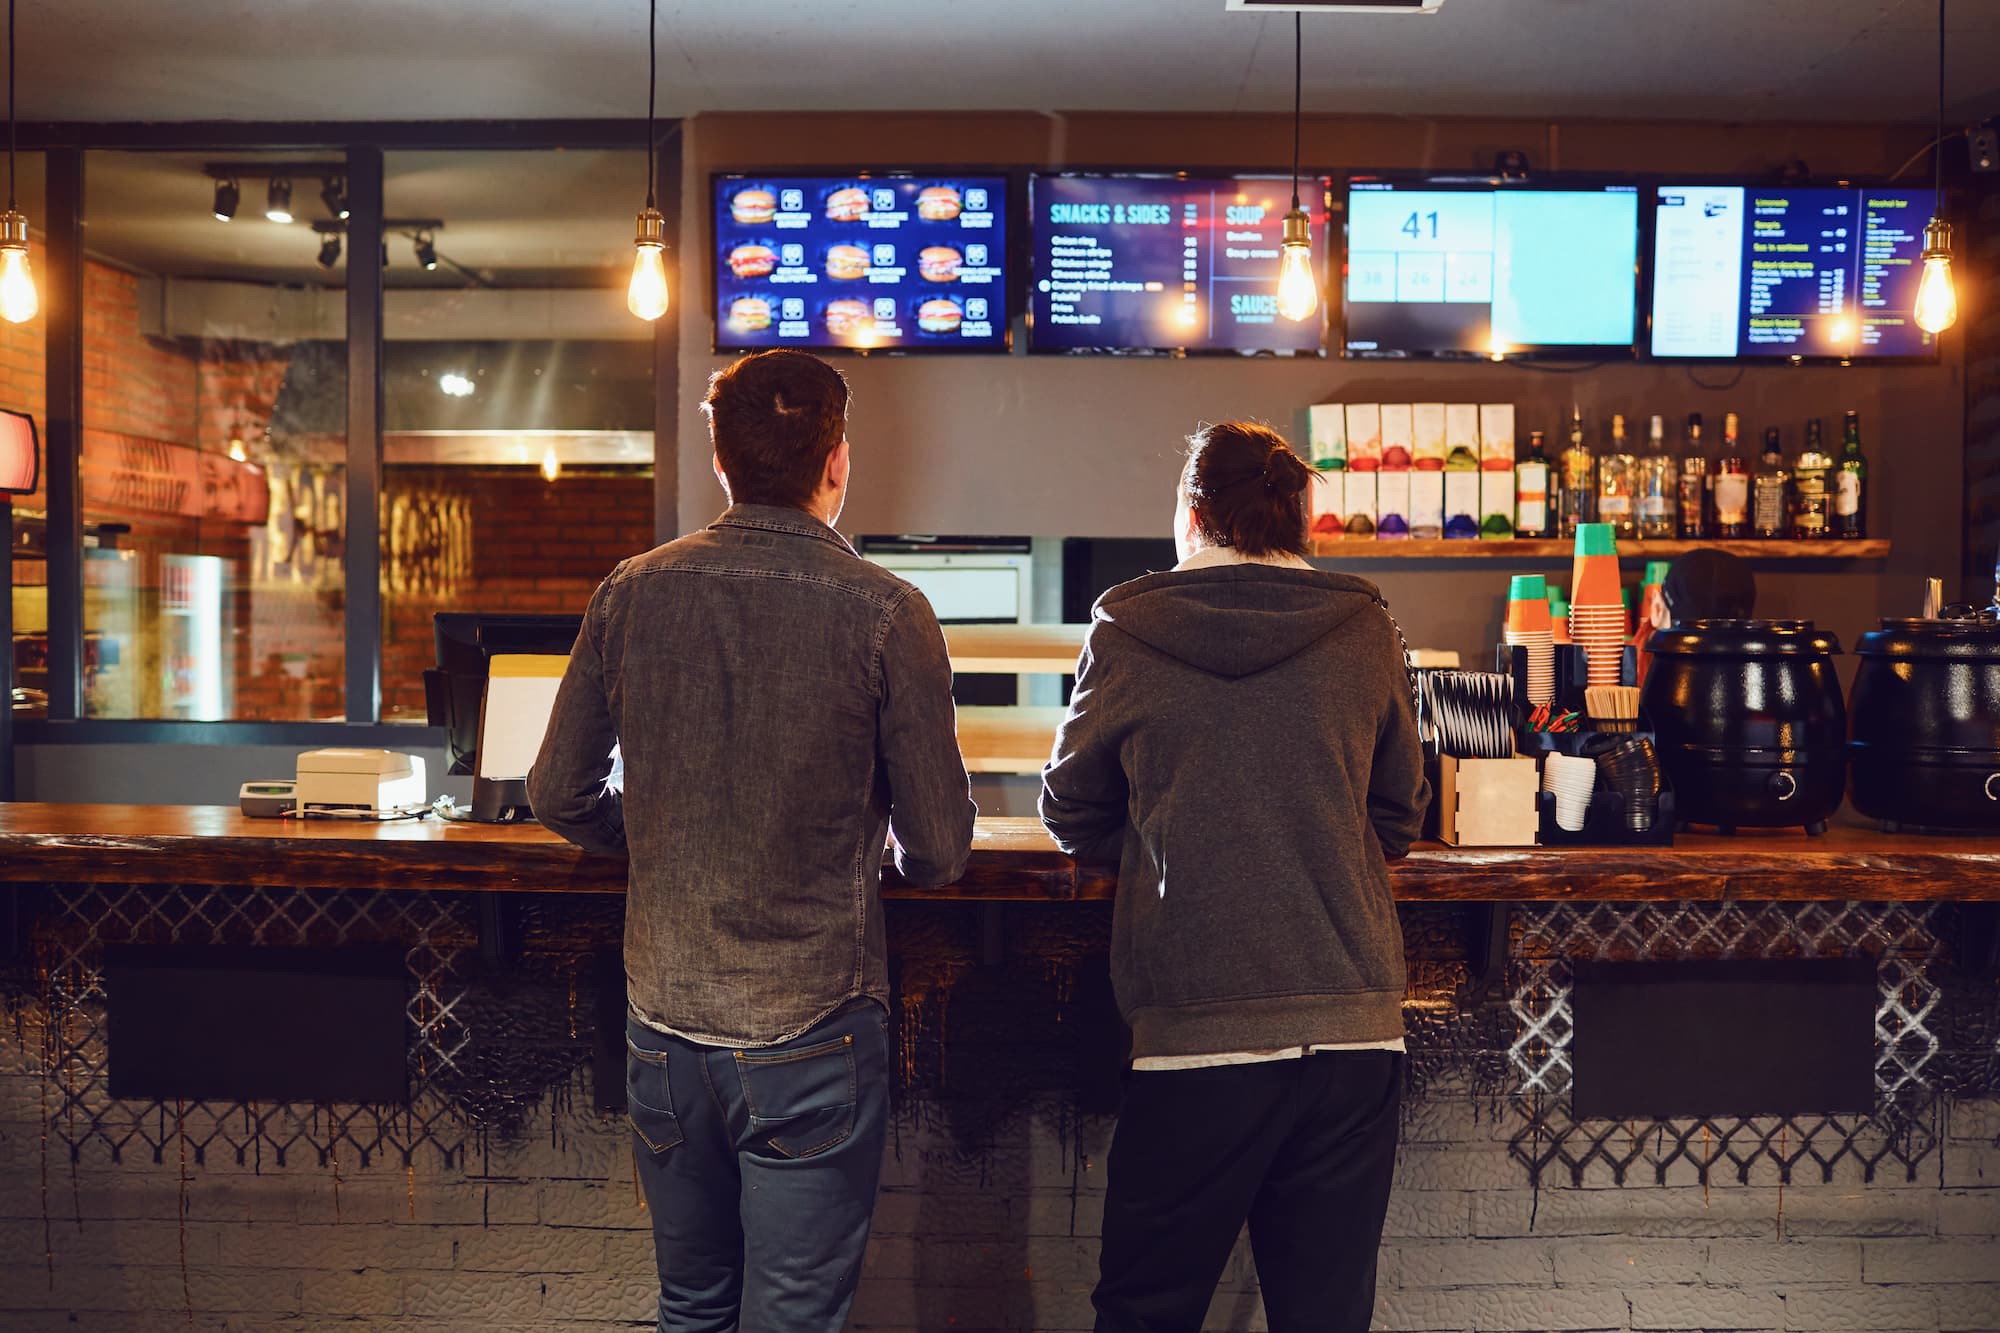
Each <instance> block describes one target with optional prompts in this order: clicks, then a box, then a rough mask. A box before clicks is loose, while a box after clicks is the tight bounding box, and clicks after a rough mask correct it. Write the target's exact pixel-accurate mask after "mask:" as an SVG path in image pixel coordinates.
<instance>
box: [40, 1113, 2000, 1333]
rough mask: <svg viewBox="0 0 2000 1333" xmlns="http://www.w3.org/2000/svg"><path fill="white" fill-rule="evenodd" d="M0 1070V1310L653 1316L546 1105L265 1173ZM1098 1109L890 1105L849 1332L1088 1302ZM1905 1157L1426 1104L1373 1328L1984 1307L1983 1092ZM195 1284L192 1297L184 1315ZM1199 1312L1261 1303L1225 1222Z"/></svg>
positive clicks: (364, 1321)
mask: <svg viewBox="0 0 2000 1333" xmlns="http://www.w3.org/2000/svg"><path fill="white" fill-rule="evenodd" d="M33 1094H34V1084H33V1083H32V1081H30V1080H26V1079H21V1078H0V1328H4V1329H6V1330H8V1333H41V1330H56V1329H62V1330H65V1333H71V1331H73V1330H75V1329H77V1328H79V1327H82V1328H108V1329H117V1330H120V1331H121V1333H123V1331H125V1330H131V1331H132V1333H150V1331H151V1330H155V1329H159V1330H167V1329H172V1330H176V1333H185V1331H186V1330H189V1329H194V1330H200V1331H206V1333H263V1331H264V1330H274V1329H283V1330H331V1329H333V1328H335V1327H336V1326H338V1327H339V1328H341V1329H343V1330H349V1331H351V1330H352V1329H354V1328H355V1327H357V1326H360V1327H366V1328H368V1329H371V1330H374V1329H381V1330H390V1331H392V1333H401V1331H405V1330H407V1331H410V1333H414V1331H415V1330H419V1329H421V1330H424V1333H472V1331H473V1330H480V1331H481V1333H487V1331H488V1330H496V1329H499V1330H507V1329H523V1330H525V1329H536V1330H550V1331H552V1333H582V1331H583V1330H593V1331H602V1330H610V1329H636V1328H648V1327H650V1326H651V1312H652V1308H653V1302H654V1297H655V1286H654V1282H653V1277H652V1262H653V1260H652V1244H651V1236H650V1233H649V1232H648V1230H647V1224H646V1216H645V1212H644V1209H643V1206H642V1205H641V1203H640V1200H639V1195H638V1191H637V1189H636V1187H635V1184H634V1179H633V1174H632V1165H631V1160H630V1155H629V1147H628V1144H627V1140H626V1136H625V1133H624V1131H623V1129H622V1127H621V1126H620V1125H619V1124H617V1123H614V1122H600V1121H598V1120H596V1119H594V1118H591V1117H587V1116H577V1115H574V1114H565V1115H563V1117H562V1122H561V1124H560V1125H559V1126H558V1127H557V1130H558V1131H559V1132H555V1133H551V1127H550V1126H549V1124H548V1123H547V1121H546V1120H543V1121H542V1122H541V1123H540V1124H538V1125H530V1126H529V1127H528V1128H527V1129H526V1130H525V1132H524V1133H523V1134H522V1135H521V1137H520V1138H518V1139H516V1140H513V1141H511V1142H508V1143H505V1144H500V1143H495V1144H492V1145H490V1147H489V1150H488V1151H487V1152H486V1153H485V1154H484V1155H478V1154H475V1156H474V1158H473V1160H472V1161H471V1162H470V1163H469V1164H468V1165H467V1167H466V1168H465V1169H463V1170H455V1171H451V1172H440V1171H438V1170H435V1169H426V1168H421V1167H420V1168H419V1169H418V1170H417V1171H416V1172H415V1173H414V1174H413V1175H412V1174H407V1173H405V1172H404V1171H403V1170H402V1169H401V1168H399V1167H394V1166H382V1165H375V1166H371V1167H369V1168H367V1169H361V1168H359V1167H357V1166H355V1165H353V1164H343V1166H342V1169H341V1171H340V1172H339V1175H338V1178H336V1175H335V1173H334V1171H333V1170H332V1169H331V1168H325V1169H322V1168H319V1167H317V1166H312V1165H303V1166H302V1165H296V1164H295V1165H293V1166H290V1167H287V1168H285V1169H282V1170H272V1169H267V1170H265V1171H264V1172H263V1173H262V1174H258V1173H256V1172H255V1171H253V1170H250V1169H248V1168H243V1167H238V1166H236V1165H234V1164H233V1163H232V1162H228V1161H223V1160H214V1159H212V1160H211V1161H210V1162H209V1164H207V1165H205V1166H201V1167H194V1168H191V1169H190V1172H189V1175H188V1178H187V1180H186V1182H185V1184H183V1181H182V1179H181V1174H180V1171H179V1167H178V1163H177V1162H173V1161H169V1162H168V1163H167V1164H165V1165H154V1164H152V1163H151V1162H150V1161H136V1162H132V1163H130V1164H128V1165H123V1166H111V1165H109V1164H107V1163H105V1162H103V1161H102V1160H101V1158H100V1156H99V1155H98V1154H96V1153H94V1152H93V1153H88V1154H86V1157H85V1160H84V1161H83V1162H82V1163H80V1164H78V1165H77V1166H76V1167H75V1168H74V1169H72V1167H71V1165H70V1163H69V1162H68V1160H67V1159H66V1157H64V1156H63V1155H62V1154H61V1152H60V1150H59V1149H52V1150H49V1154H48V1157H47V1160H46V1166H47V1176H46V1182H47V1183H46V1193H45V1192H44V1176H43V1167H44V1144H43V1142H42V1138H41V1134H40V1129H39V1126H38V1124H37V1123H36V1122H35V1121H34V1119H33V1108H34V1105H35V1103H34V1100H33ZM1110 1128H1111V1127H1110V1125H1109V1123H1108V1122H1101V1121H1099V1122H1087V1123H1086V1124H1085V1125H1083V1126H1082V1128H1081V1130H1080V1131H1078V1132H1076V1133H1075V1134H1074V1135H1073V1137H1071V1138H1070V1139H1068V1140H1067V1141H1065V1140H1064V1139H1062V1138H1060V1137H1059V1136H1058V1135H1057V1134H1056V1133H1055V1131H1054V1130H1053V1128H1051V1127H1050V1126H1048V1125H1046V1124H1041V1123H1034V1124H1024V1125H1019V1126H1016V1127H1014V1128H1012V1129H1010V1130H1007V1131H1004V1132H1003V1136H1002V1138H1001V1139H1000V1141H998V1142H995V1143H993V1144H991V1145H989V1146H988V1149H987V1150H986V1151H984V1152H980V1153H978V1154H974V1155H970V1156H968V1155H966V1154H963V1153H961V1152H959V1151H958V1150H957V1148H956V1146H955V1145H954V1144H953V1142H952V1141H951V1140H950V1138H949V1137H948V1135H946V1134H944V1133H942V1132H940V1131H938V1130H934V1129H933V1130H922V1129H916V1128H911V1127H905V1128H903V1129H902V1130H901V1132H900V1133H899V1134H898V1135H897V1136H896V1143H895V1144H894V1146H893V1149H892V1152H891V1154H890V1156H889V1158H888V1160H887V1161H886V1162H885V1169H884V1172H883V1188H882V1196H881V1200H880V1204H879V1207H878V1210H877V1214H876V1227H875V1234H874V1238H873V1240H872V1241H871V1242H870V1244H869V1249H868V1256H867V1260H866V1262H865V1264H864V1268H863V1277H862V1284H861V1291H860V1294H859V1297H858V1299H857V1300H856V1302H855V1307H854V1318H853V1327H854V1328H855V1329H856V1330H860V1331H862V1333H912V1331H914V1330H923V1331H924V1333H935V1331H937V1330H950V1331H951V1333H978V1331H979V1330H1010V1331H1012V1330H1029V1329H1035V1330H1048V1331H1050V1333H1070V1331H1073V1330H1086V1329H1089V1328H1090V1326H1091V1322H1092V1312H1091V1308H1090V1287H1091V1284H1092V1280H1093V1278H1094V1276H1095V1268H1096V1259H1097V1237H1098V1235H1099V1232H1100V1230H1101V1228H1102V1221H1103V1188H1104V1171H1103V1161H1104V1151H1105V1147H1106V1145H1107V1143H1108V1140H1109V1134H1110ZM1949 1129H1950V1137H1949V1138H1948V1139H1947V1141H1946V1142H1945V1143H1944V1145H1943V1151H1942V1157H1941V1160H1940V1159H1931V1160H1929V1161H1927V1162H1926V1163H1925V1165H1924V1168H1923V1178H1922V1181H1921V1182H1920V1183H1914V1184H1913V1183H1907V1182H1903V1181H1901V1180H1899V1179H1898V1180H1883V1181H1881V1182H1879V1183H1870V1184H1863V1183H1861V1182H1860V1181H1859V1180H1858V1178H1857V1177H1855V1176H1853V1175H1852V1174H1851V1173H1850V1174H1842V1175H1841V1176H1839V1177H1838V1178H1837V1179H1836V1180H1835V1182H1834V1183H1832V1184H1816V1183H1812V1182H1811V1181H1809V1180H1806V1179H1803V1178H1802V1179H1800V1180H1799V1181H1797V1182H1796V1183H1794V1184H1793V1185H1790V1186H1788V1187H1786V1188H1784V1189H1782V1190H1780V1189H1778V1188H1776V1187H1767V1186H1762V1185H1758V1186H1750V1187H1744V1186H1734V1185H1727V1184H1722V1183H1716V1184H1714V1185H1712V1186H1711V1188H1710V1189H1708V1190H1707V1191H1704V1190H1703V1189H1702V1188H1701V1187H1700V1186H1699V1185H1697V1184H1692V1183H1669V1184H1667V1185H1664V1186H1661V1185H1654V1184H1652V1183H1651V1182H1650V1180H1647V1181H1643V1182H1640V1183H1634V1184H1631V1185H1627V1186H1625V1187H1623V1188H1613V1187H1608V1186H1605V1185H1602V1184H1599V1183H1593V1184H1592V1185H1590V1186H1589V1187H1587V1188H1570V1187H1568V1186H1566V1185H1565V1186H1561V1187H1556V1186H1550V1187H1546V1188H1543V1189H1541V1190H1539V1191H1533V1190H1530V1189H1528V1188H1527V1187H1526V1185H1525V1184H1524V1179H1525V1178H1524V1176H1523V1174H1522V1171H1521V1169H1520V1167H1519V1166H1518V1165H1516V1164H1515V1163H1514V1162H1513V1161H1512V1160H1511V1159H1510V1158H1509V1156H1508V1154H1507V1150H1506V1144H1505V1130H1504V1129H1496V1128H1495V1126H1494V1124H1493V1121H1492V1118H1491V1117H1490V1116H1489V1115H1478V1116H1475V1115H1474V1114H1473V1113H1472V1110H1471V1108H1470V1107H1467V1106H1461V1105H1456V1104H1452V1103H1436V1104H1432V1105H1430V1106H1427V1107H1425V1108H1423V1110H1422V1112H1421V1116H1420V1119H1419V1123H1418V1127H1417V1133H1416V1134H1415V1135H1414V1136H1413V1141H1411V1142H1407V1143H1406V1144H1405V1147H1404V1150H1403V1152H1402V1155H1401V1158H1400V1160H1399V1164H1398V1172H1397V1185H1396V1193H1395V1196H1394V1198H1393V1201H1392V1203H1391V1207H1390V1213H1389V1225H1388V1235H1387V1238H1386V1240H1385V1242H1384V1246H1383V1253H1382V1268H1381V1287H1380V1294H1379V1300H1378V1304H1377V1321H1376V1327H1377V1328H1379V1329H1383V1330H1395V1331H1396V1333H1515V1331H1524V1330H1576V1331H1578V1333H1595V1331H1596V1330H1615V1331H1616V1333H1669V1331H1672V1333H1695V1331H1697V1330H1710V1331H1720V1330H1742V1331H1745V1333H1839V1331H1841V1330H1869V1333H2000V1149H1996V1148H1995V1147H1994V1146H1993V1144H1994V1136H1995V1134H1997V1133H2000V1108H1996V1107H1995V1106H1993V1105H1990V1104H1984V1103H1982V1104H1976V1105H1964V1106H1960V1107H1957V1108H1954V1114H1953V1116H1952V1118H1951V1120H1950V1124H1949ZM190 1312H191V1314H192V1320H191V1321H190ZM1208 1327H1209V1328H1211V1329H1216V1330H1236V1331H1238V1333H1257V1331H1259V1330H1262V1329H1263V1328H1264V1327H1265V1325H1264V1321H1263V1317H1262V1312H1261V1310H1260V1308H1259V1306H1258V1301H1257V1286H1256V1272H1255V1267H1254V1265H1253V1264H1252V1263H1251V1260H1250V1256H1249V1252H1248V1249H1247V1247H1244V1246H1239V1247H1238V1250H1237V1252H1236V1254H1235V1255H1233V1256H1232V1258H1231V1261H1230V1264H1229V1266H1228V1268H1227V1270H1226V1271H1225V1273H1224V1277H1223V1281H1222V1285H1221V1288H1220V1290H1219V1291H1218V1292H1217V1295H1216V1300H1215V1303H1214V1305H1213V1307H1212V1308H1211V1311H1210V1316H1209V1321H1208Z"/></svg>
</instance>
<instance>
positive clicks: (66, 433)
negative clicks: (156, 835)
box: [0, 119, 681, 799]
mask: <svg viewBox="0 0 2000 1333" xmlns="http://www.w3.org/2000/svg"><path fill="white" fill-rule="evenodd" d="M657 131H658V136H659V137H658V139H657V141H656V142H655V144H654V146H653V147H654V152H655V155H656V165H657V172H658V177H659V189H658V195H659V208H660V211H661V212H662V213H664V214H665V215H666V218H667V236H668V246H667V268H668V279H669V282H670V283H671V284H672V287H673V289H675V290H680V289H681V284H680V282H679V277H680V264H679V248H680V247H679V244H678V238H679V236H680V228H681V124H680V122H679V121H675V120H666V121H661V122H659V124H658V127H657ZM19 134H20V146H21V147H22V148H23V149H25V150H28V151H30V152H41V153H42V154H44V164H45V175H46V179H47V186H46V200H47V202H46V208H47V211H48V217H47V218H46V219H37V220H36V221H37V224H38V225H40V226H43V227H44V229H45V230H44V233H43V234H44V236H45V238H46V243H47V257H46V258H45V260H44V261H43V281H44V283H45V284H46V287H45V291H46V298H45V302H44V306H45V309H46V310H47V312H48V313H47V318H46V322H45V340H46V348H47V367H48V368H47V372H46V373H47V402H48V406H47V409H46V413H45V415H46V418H47V419H46V420H45V421H44V422H43V441H44V460H45V465H46V468H47V472H46V476H47V485H46V488H45V494H46V496H47V500H48V510H49V521H48V542H49V560H48V567H49V583H48V598H49V714H48V717H47V718H45V719H26V718H24V719H21V720H20V721H19V722H14V721H13V719H12V714H11V709H8V708H6V706H5V705H6V701H5V700H4V699H0V712H5V713H6V714H7V716H6V717H4V718H0V724H4V723H11V724H12V731H13V737H12V743H15V744H22V745H55V744H115V745H129V744H134V743H140V744H154V743H158V744H182V745H186V744H199V745H315V744H322V745H323V744H334V745H342V744H345V745H386V744H401V745H409V744H422V745H433V744H439V743H441V739H440V736H439V733H438V732H437V731H436V729H434V728H429V727H415V726H409V725H406V724H396V723H384V722H382V720H381V717H382V713H381V693H382V594H381V542H380V525H381V517H380V503H379V500H380V495H381V486H382V383H381V374H380V368H381V363H382V275H381V271H380V269H379V268H378V267H376V266H375V265H372V264H363V265H359V266H355V265H351V264H350V266H349V270H348V275H347V276H348V283H347V374H348V401H347V488H348V490H347V505H346V519H347V524H348V527H347V541H346V543H345V548H346V549H345V555H344V557H343V560H344V578H345V583H346V590H347V596H346V598H345V640H346V641H345V644H344V646H343V652H344V657H345V663H346V678H345V680H346V710H345V711H346V720H345V721H344V722H296V721H292V722H248V721H245V722H236V721H228V722H186V721H177V720H168V719H109V718H85V717H83V716H82V703H83V506H82V487H81V475H80V472H79V467H80V463H81V455H82V430H83V411H82V408H83V325H82V318H81V316H82V309H83V257H84V251H83V232H82V228H83V208H84V189H85V182H84V162H85V154H86V153H88V152H91V151H97V150H125V151H139V152H143V151H155V152H165V151H181V152H186V151H200V150H263V151H268V150H273V149H312V150H319V151H324V150H328V149H340V150H342V151H344V152H345V153H346V155H347V165H346V168H345V170H346V173H347V183H348V190H349V194H350V204H351V207H352V210H353V216H352V217H351V218H350V219H349V221H348V235H349V254H350V255H354V254H367V255H372V254H375V253H378V252H379V251H380V249H381V245H382V230H383V227H382V221H383V169H384V158H385V156H386V154H387V153H390V152H403V151H432V152H440V151H478V150H481V149H489V150H497V149H516V150H519V149H544V150H546V149H561V148H578V149H585V148H630V147H634V146H636V145H638V144H642V143H644V142H645V138H646V122H645V121H643V120H637V119H632V120H623V119H605V120H489V121H461V120H452V121H411V122H402V121H306V122H288V123H267V124H256V123H240V122H234V121H182V122H171V123H158V124H154V123H137V122H127V123H93V124H82V123H48V122H43V123H35V124H23V125H21V126H20V129H19ZM639 200H640V192H639V190H638V188H637V182H636V181H635V183H634V190H633V201H634V204H635V207H634V210H633V211H634V212H635V213H636V212H637V211H638V210H637V207H636V205H637V203H638V202H639ZM653 364H654V381H653V393H654V431H653V513H654V535H655V539H656V540H659V541H667V540H670V539H671V538H672V537H673V536H674V535H675V534H676V532H677V529H678V522H679V518H678V509H679V495H680V470H679V449H678V438H677V435H678V430H679V418H680V326H679V318H678V314H677V312H672V311H670V312H669V314H668V315H667V316H666V317H665V318H663V319H661V320H660V321H659V323H658V324H656V325H655V327H654V332H653ZM9 532H11V529H9ZM9 582H11V579H10V580H9ZM0 770H4V771H5V773H6V775H7V776H9V777H11V775H12V771H13V758H12V754H11V752H10V744H9V739H8V735H7V728H6V726H5V725H0ZM8 785H9V784H7V783H6V782H4V781H0V799H6V798H7V796H8V795H9V794H10V793H9V791H8Z"/></svg>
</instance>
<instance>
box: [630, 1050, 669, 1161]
mask: <svg viewBox="0 0 2000 1333" xmlns="http://www.w3.org/2000/svg"><path fill="white" fill-rule="evenodd" d="M625 1114H626V1116H627V1117H628V1118H629V1119H630V1120H631V1121H632V1132H633V1133H634V1134H637V1135H638V1136H639V1141H640V1142H641V1143H643V1144H645V1145H646V1147H647V1148H649V1149H651V1150H652V1153H653V1156H655V1157H658V1156H659V1155H660V1154H662V1153H664V1152H666V1151H667V1150H668V1149H669V1148H672V1147H673V1146H674V1145H675V1144H677V1143H679V1142H680V1141H681V1122H680V1118H679V1117H678V1116H676V1115H675V1114H674V1093H673V1089H672V1088H671V1087H670V1086H669V1085H668V1083H667V1053H666V1052H665V1051H649V1050H646V1049H645V1048H643V1047H641V1046H640V1045H639V1044H638V1043H637V1042H635V1041H633V1040H632V1039H631V1038H630V1037H627V1038H625Z"/></svg>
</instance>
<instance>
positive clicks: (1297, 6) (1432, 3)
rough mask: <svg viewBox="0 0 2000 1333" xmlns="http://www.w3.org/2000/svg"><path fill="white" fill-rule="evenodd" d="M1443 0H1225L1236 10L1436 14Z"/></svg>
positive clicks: (1276, 12)
mask: <svg viewBox="0 0 2000 1333" xmlns="http://www.w3.org/2000/svg"><path fill="white" fill-rule="evenodd" d="M1443 4H1444V0H1223V6H1224V8H1226V9H1227V10H1228V11H1229V12H1230V13H1233V14H1252V13H1256V14H1435V13H1436V12H1437V11H1438V8H1439V7H1440V6H1441V5H1443Z"/></svg>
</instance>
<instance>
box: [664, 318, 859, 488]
mask: <svg viewBox="0 0 2000 1333" xmlns="http://www.w3.org/2000/svg"><path fill="white" fill-rule="evenodd" d="M848 396H849V395H848V388H847V380H846V378H845V377H844V376H843V375H842V374H841V373H840V372H839V371H837V370H835V369H834V368H833V367H832V366H829V365H828V364H827V363H826V362H824V361H822V360H820V359H819V358H818V357H816V356H811V355H808V354H807V353H805V352H795V351H792V350H790V349H789V348H787V349H781V350H779V351H775V352H758V353H757V354H756V355H754V356H746V357H744V358H743V359H742V360H741V361H738V362H737V363H736V364H734V365H732V366H729V367H727V368H726V369H723V370H718V371H716V372H715V374H714V375H713V376H711V377H710V378H709V381H708V396H707V397H706V398H704V399H702V401H701V410H702V411H703V412H706V413H707V414H708V431H709V437H710V438H711V439H712V440H714V442H715V455H716V457H717V458H719V459H721V460H722V474H723V475H724V476H726V477H728V478H729V498H730V500H731V501H732V502H733V503H736V504H751V505H788V506H790V507H792V508H794V509H797V508H802V507H804V505H805V504H806V502H807V501H809V500H811V499H812V497H813V493H814V492H815V491H817V490H818V489H819V483H820V478H821V477H822V476H823V475H824V474H825V472H826V460H827V458H828V457H829V456H830V455H831V454H832V453H833V451H834V450H835V449H837V448H839V447H840V442H841V440H843V439H845V438H846V436H847V402H848Z"/></svg>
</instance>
